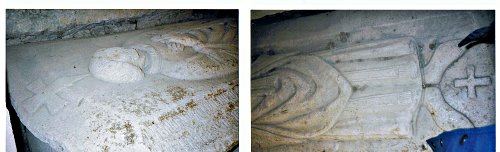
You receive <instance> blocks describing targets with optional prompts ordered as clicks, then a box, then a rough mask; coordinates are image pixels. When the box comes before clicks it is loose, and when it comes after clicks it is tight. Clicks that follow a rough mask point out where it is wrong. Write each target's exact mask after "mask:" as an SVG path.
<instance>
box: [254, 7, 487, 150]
mask: <svg viewBox="0 0 500 152" xmlns="http://www.w3.org/2000/svg"><path fill="white" fill-rule="evenodd" d="M490 13H491V12H490ZM478 14H480V12H448V11H434V12H431V13H427V12H418V11H359V12H356V11H335V12H331V13H324V14H320V15H315V16H310V17H305V18H299V19H294V20H288V21H285V22H282V23H275V24H271V25H263V26H257V28H254V29H252V30H253V31H252V32H253V33H252V36H253V37H252V40H253V42H254V43H252V47H253V48H252V51H253V52H252V53H253V54H254V56H259V57H258V58H257V59H256V60H255V61H253V63H252V86H251V87H252V95H251V96H252V148H253V149H252V150H255V151H392V150H403V151H405V150H406V151H426V150H431V148H430V147H429V145H427V144H426V143H425V140H426V139H428V138H431V137H433V136H436V135H437V134H439V133H440V132H442V131H448V130H452V129H456V128H472V127H477V126H484V125H488V124H492V123H494V121H495V119H494V114H495V112H494V109H495V108H494V105H495V104H494V103H495V102H494V101H495V100H494V86H493V85H492V84H494V66H493V61H494V59H493V57H492V56H490V52H493V49H492V47H491V46H485V45H479V46H477V47H473V48H471V49H470V50H469V49H466V48H459V47H458V46H457V44H458V43H459V42H460V40H461V38H463V36H466V35H467V33H468V32H470V30H474V29H476V28H477V27H480V26H479V25H478V26H475V25H476V21H474V20H470V18H475V16H476V15H478ZM386 17H389V18H391V17H394V18H397V19H394V20H391V21H390V22H391V23H385V22H386V21H387V19H386ZM347 18H349V20H344V19H347ZM365 18H369V20H364V19H365ZM452 18H453V19H455V18H468V19H469V20H465V21H464V20H459V21H458V20H457V21H455V20H452ZM491 19H492V18H488V19H484V20H482V22H484V23H486V24H488V23H490V22H491V21H490V20H491ZM330 20H331V21H332V22H329V21H330ZM339 20H340V21H345V22H336V21H339ZM436 20H439V21H446V22H444V23H443V22H439V23H442V24H437V23H436V22H435V21H436ZM463 22H466V23H463ZM352 25H356V26H352ZM358 25H359V26H358ZM457 25H460V26H457ZM465 25H468V26H465ZM473 25H474V26H473ZM316 26H320V27H322V28H316ZM305 27H307V28H305ZM290 29H295V30H290ZM306 29H307V30H306ZM311 29H313V30H311ZM430 29H437V30H441V31H428V30H430ZM289 31H294V32H293V33H290V32H289ZM412 31H419V32H412ZM451 31H460V32H459V33H457V32H455V33H453V32H451ZM261 33H264V34H261ZM318 33H320V34H318ZM450 33H453V34H454V35H450ZM424 47H425V48H424ZM305 48H307V49H305ZM255 54H257V55H255ZM479 66H480V67H481V68H480V69H481V70H477V69H478V68H477V67H479ZM478 90H481V91H478ZM477 98H481V99H477ZM474 102H476V103H474ZM477 102H480V103H477ZM478 115H480V116H478Z"/></svg>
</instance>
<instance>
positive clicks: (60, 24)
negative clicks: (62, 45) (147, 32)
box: [6, 9, 220, 46]
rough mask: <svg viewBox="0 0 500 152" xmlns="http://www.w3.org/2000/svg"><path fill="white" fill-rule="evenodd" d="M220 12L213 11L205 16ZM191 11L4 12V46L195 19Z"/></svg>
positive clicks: (200, 17)
mask: <svg viewBox="0 0 500 152" xmlns="http://www.w3.org/2000/svg"><path fill="white" fill-rule="evenodd" d="M217 12H219V11H218V10H213V11H212V12H207V13H206V14H214V13H217ZM206 14H203V15H197V13H196V11H194V10H14V9H9V10H7V20H6V21H7V22H6V23H7V24H6V25H7V31H6V32H7V46H11V45H18V44H25V43H32V42H42V41H49V40H57V39H69V38H87V37H96V36H103V35H106V34H114V33H119V32H126V31H133V30H139V29H145V28H151V27H154V26H159V25H166V24H171V23H178V22H183V21H190V20H196V19H215V18H220V17H213V16H210V15H206Z"/></svg>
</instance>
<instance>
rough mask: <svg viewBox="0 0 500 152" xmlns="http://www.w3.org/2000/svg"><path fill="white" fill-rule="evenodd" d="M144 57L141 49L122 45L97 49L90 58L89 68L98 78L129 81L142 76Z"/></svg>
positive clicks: (109, 80)
mask: <svg viewBox="0 0 500 152" xmlns="http://www.w3.org/2000/svg"><path fill="white" fill-rule="evenodd" d="M145 60H146V57H145V55H144V53H142V52H141V51H137V50H135V49H128V48H122V47H112V48H104V49H100V50H97V51H96V52H95V53H94V55H93V56H92V58H91V60H90V65H89V70H90V73H92V75H93V76H94V77H96V78H98V79H100V80H103V81H107V82H113V83H129V82H135V81H139V80H142V79H143V78H144V72H143V67H144V64H145Z"/></svg>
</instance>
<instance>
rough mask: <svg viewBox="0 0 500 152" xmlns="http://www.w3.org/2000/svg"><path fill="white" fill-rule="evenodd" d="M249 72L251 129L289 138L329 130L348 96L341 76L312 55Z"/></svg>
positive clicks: (347, 88) (279, 61)
mask: <svg viewBox="0 0 500 152" xmlns="http://www.w3.org/2000/svg"><path fill="white" fill-rule="evenodd" d="M264 64H266V65H258V66H255V67H264V68H260V69H257V68H256V69H254V70H255V71H252V127H253V128H254V129H260V130H264V131H267V132H270V133H273V134H278V135H281V136H285V137H292V138H310V137H314V136H317V135H320V134H322V133H324V132H325V131H327V130H328V129H330V128H331V127H332V126H333V124H334V123H335V121H336V119H337V117H338V116H339V115H340V113H341V112H342V110H343V108H344V106H345V104H346V102H347V100H348V99H349V97H350V95H351V92H352V90H351V86H350V85H349V83H348V82H347V81H346V80H345V78H344V77H343V76H342V75H340V73H339V72H338V71H337V70H336V69H335V68H333V67H332V66H330V65H328V64H327V63H325V62H324V61H322V60H321V59H319V58H317V57H314V56H301V55H299V56H292V57H287V58H284V59H282V60H278V61H276V62H270V63H269V62H268V63H264Z"/></svg>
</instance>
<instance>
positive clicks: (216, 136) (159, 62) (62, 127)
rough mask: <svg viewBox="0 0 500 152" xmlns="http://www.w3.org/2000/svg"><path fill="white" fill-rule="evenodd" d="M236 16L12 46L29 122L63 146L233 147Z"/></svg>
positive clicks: (15, 95)
mask: <svg viewBox="0 0 500 152" xmlns="http://www.w3.org/2000/svg"><path fill="white" fill-rule="evenodd" d="M237 31H238V28H237V23H236V21H235V20H232V19H221V20H212V21H210V20H203V21H193V22H185V23H179V24H172V25H166V26H161V27H157V28H153V29H146V30H139V31H133V32H127V33H121V34H116V35H109V36H103V37H96V38H88V39H77V40H66V41H55V42H45V43H37V44H25V45H19V46H11V47H8V48H7V71H8V72H7V73H8V83H9V88H8V89H9V93H10V95H11V100H12V105H13V106H14V108H15V110H16V112H17V114H18V115H19V118H20V120H21V122H22V123H23V124H24V125H25V126H26V127H27V128H28V129H29V130H30V132H32V133H33V134H34V135H35V136H36V137H37V138H39V139H40V140H41V141H43V142H46V143H48V144H49V145H50V146H51V147H52V148H54V149H55V150H57V151H226V150H229V149H231V148H232V147H233V146H234V145H236V144H237V142H238V111H239V110H238V75H237V73H238V46H237V44H238V38H237V37H238V35H237Z"/></svg>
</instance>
